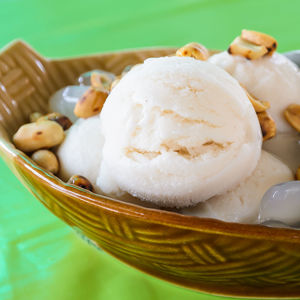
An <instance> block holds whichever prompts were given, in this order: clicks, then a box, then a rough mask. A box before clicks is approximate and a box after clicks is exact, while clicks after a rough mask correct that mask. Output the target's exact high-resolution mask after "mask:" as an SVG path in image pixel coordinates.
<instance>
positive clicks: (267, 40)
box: [241, 29, 277, 55]
mask: <svg viewBox="0 0 300 300" xmlns="http://www.w3.org/2000/svg"><path fill="white" fill-rule="evenodd" d="M241 38H242V39H243V40H245V41H247V42H249V43H252V44H255V45H258V46H265V47H266V48H267V51H268V53H267V54H268V55H272V54H273V52H275V51H276V48H277V41H276V40H275V39H274V38H273V37H272V36H270V35H268V34H265V33H262V32H257V31H252V30H246V29H244V30H242V34H241Z"/></svg>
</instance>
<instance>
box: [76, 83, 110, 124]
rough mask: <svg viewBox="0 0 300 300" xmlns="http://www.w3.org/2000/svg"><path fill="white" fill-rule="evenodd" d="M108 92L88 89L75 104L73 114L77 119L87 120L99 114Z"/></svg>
mask: <svg viewBox="0 0 300 300" xmlns="http://www.w3.org/2000/svg"><path fill="white" fill-rule="evenodd" d="M107 96H108V91H105V90H100V89H94V88H93V87H91V88H89V89H88V90H87V91H86V92H85V93H84V94H83V96H82V97H81V99H80V100H79V101H78V102H77V103H76V106H75V108H74V114H75V115H76V116H77V117H78V118H89V117H92V116H95V115H97V114H99V113H100V111H101V110H102V107H103V104H104V102H105V100H106V98H107Z"/></svg>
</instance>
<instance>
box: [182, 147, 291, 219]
mask: <svg viewBox="0 0 300 300" xmlns="http://www.w3.org/2000/svg"><path fill="white" fill-rule="evenodd" d="M293 178H294V177H293V174H292V172H291V170H290V169H289V168H288V167H287V165H285V164H284V163H283V162H281V161H280V160H278V159H277V158H275V156H273V155H271V154H270V153H268V152H266V151H262V154H261V157H260V160H259V161H258V164H257V167H256V169H255V170H254V172H253V173H252V174H251V176H250V177H248V178H247V179H246V180H244V181H243V182H242V183H241V184H240V185H239V186H238V187H236V188H235V189H234V190H232V191H230V192H227V193H225V194H223V195H220V196H215V197H213V198H211V199H209V200H207V201H205V202H204V203H200V204H198V205H197V206H195V207H191V208H187V209H185V210H183V211H182V213H183V214H186V215H193V216H198V217H202V218H203V217H204V218H205V217H206V218H215V219H220V220H223V221H227V222H239V223H255V222H257V218H258V213H259V207H260V202H261V199H262V197H263V195H264V193H265V192H266V191H267V190H268V189H269V188H270V187H271V186H272V185H274V184H277V183H281V182H285V181H289V180H293Z"/></svg>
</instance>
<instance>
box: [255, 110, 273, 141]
mask: <svg viewBox="0 0 300 300" xmlns="http://www.w3.org/2000/svg"><path fill="white" fill-rule="evenodd" d="M257 118H258V121H259V124H260V128H261V132H262V136H263V140H264V141H266V140H269V139H270V138H272V137H273V136H275V134H276V124H275V122H274V120H273V119H272V118H271V116H270V115H269V114H268V113H267V112H266V111H263V112H258V113H257Z"/></svg>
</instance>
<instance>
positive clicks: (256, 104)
mask: <svg viewBox="0 0 300 300" xmlns="http://www.w3.org/2000/svg"><path fill="white" fill-rule="evenodd" d="M245 92H246V94H247V96H248V99H249V100H250V102H251V104H252V106H253V108H254V110H255V112H263V111H266V110H267V109H268V108H269V107H270V102H268V101H263V100H258V99H257V98H255V97H254V96H253V95H251V94H250V93H249V92H248V91H247V90H246V89H245Z"/></svg>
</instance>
